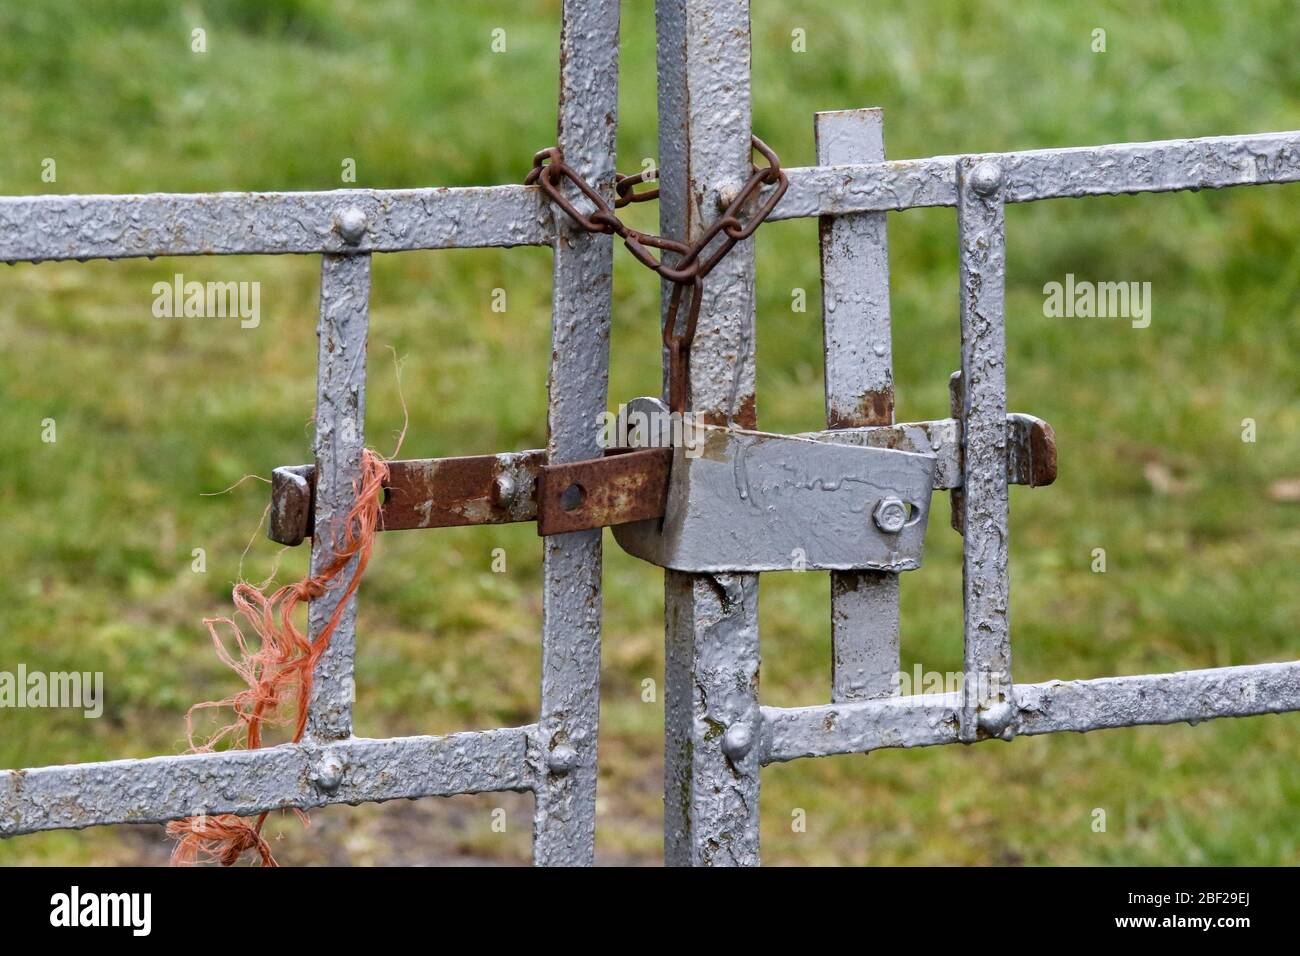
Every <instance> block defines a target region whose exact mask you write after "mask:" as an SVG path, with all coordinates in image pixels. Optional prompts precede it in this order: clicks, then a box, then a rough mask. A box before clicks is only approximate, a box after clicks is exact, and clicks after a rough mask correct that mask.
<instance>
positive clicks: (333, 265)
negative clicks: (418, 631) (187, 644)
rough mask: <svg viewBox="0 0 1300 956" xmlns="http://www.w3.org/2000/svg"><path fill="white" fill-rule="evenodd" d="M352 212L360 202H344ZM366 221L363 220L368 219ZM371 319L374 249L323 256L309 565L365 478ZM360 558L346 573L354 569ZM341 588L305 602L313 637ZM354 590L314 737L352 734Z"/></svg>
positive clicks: (326, 675)
mask: <svg viewBox="0 0 1300 956" xmlns="http://www.w3.org/2000/svg"><path fill="white" fill-rule="evenodd" d="M346 212H347V213H348V214H351V213H353V212H355V210H347V211H346ZM363 221H364V220H363ZM369 324H370V256H369V255H368V254H363V255H355V256H336V255H325V256H322V257H321V282H320V325H319V327H318V328H317V335H318V337H319V339H320V343H319V350H320V351H319V358H318V360H317V362H318V364H317V369H316V536H315V537H314V538H313V539H312V543H311V571H312V574H319V573H320V571H321V570H322V569H323V568H324V567H325V566H326V565H328V564H329V563H330V562H331V561H332V560H333V559H334V554H335V551H336V549H337V548H338V547H339V545H340V544H341V541H340V540H338V537H339V536H341V535H342V533H343V530H344V528H343V519H344V518H345V517H346V516H347V513H348V512H349V511H351V510H352V505H353V503H354V502H355V500H356V487H357V485H358V484H359V483H360V478H361V452H362V450H363V449H364V448H365V422H366V337H367V332H368V329H369ZM356 560H357V559H356V558H355V557H354V558H353V559H352V561H350V562H349V563H348V566H347V567H346V568H345V569H344V570H343V572H342V577H343V579H344V580H347V578H348V577H350V576H351V574H352V569H353V567H354V566H355V563H356ZM341 596H342V591H341V590H339V589H333V590H330V591H326V592H325V593H324V594H323V595H321V596H320V597H319V598H317V599H316V600H314V601H312V602H311V605H310V606H309V607H308V609H307V626H308V636H309V637H310V639H311V640H312V641H315V640H316V638H317V635H319V634H320V632H321V631H322V630H323V629H324V628H325V625H326V622H328V621H329V619H330V617H331V615H333V614H334V609H335V608H336V607H338V602H339V598H340V597H341ZM356 625H357V597H356V595H355V594H354V595H352V597H351V598H349V599H348V603H347V606H346V607H345V608H344V610H343V614H342V616H341V617H340V618H339V623H338V627H336V628H335V630H334V634H333V636H332V637H331V638H330V646H329V648H328V649H327V650H326V651H325V653H324V654H322V655H321V658H320V660H319V661H317V663H316V671H315V677H314V679H313V682H312V690H311V704H310V711H309V715H308V722H307V734H308V736H310V737H311V738H312V739H313V740H317V741H327V740H343V739H346V738H348V737H351V736H352V701H353V699H354V698H355V696H356V684H355V680H354V677H353V659H354V657H355V655H356V643H357V640H356Z"/></svg>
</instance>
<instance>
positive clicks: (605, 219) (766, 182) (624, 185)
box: [524, 136, 790, 412]
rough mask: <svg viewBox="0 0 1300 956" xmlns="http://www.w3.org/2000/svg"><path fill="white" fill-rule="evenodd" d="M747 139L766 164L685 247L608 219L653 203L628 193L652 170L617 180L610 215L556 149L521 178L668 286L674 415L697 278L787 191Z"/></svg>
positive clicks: (681, 406) (695, 318) (772, 164)
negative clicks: (571, 194) (745, 215)
mask: <svg viewBox="0 0 1300 956" xmlns="http://www.w3.org/2000/svg"><path fill="white" fill-rule="evenodd" d="M751 139H752V140H753V148H754V149H755V150H756V151H757V152H758V153H760V154H761V155H762V156H763V158H764V159H765V160H767V165H766V166H752V165H751V169H752V171H751V172H750V174H749V179H747V180H746V181H745V185H744V186H742V187H741V188H740V190H739V191H738V192H737V193H736V196H735V198H734V199H732V200H731V201H730V202H729V203H728V204H727V208H726V209H725V210H724V211H723V213H722V215H721V216H719V217H718V218H717V219H716V220H714V221H713V223H712V224H710V226H709V228H708V229H706V230H704V232H703V233H702V234H701V235H700V237H699V238H698V239H696V240H695V242H693V243H691V244H690V245H687V244H686V243H684V242H679V241H677V240H676V239H667V238H665V237H663V236H656V235H651V234H649V233H645V232H641V231H639V230H637V229H633V228H632V227H630V226H628V225H627V224H626V223H624V222H623V221H622V220H621V219H619V218H618V216H617V215H616V214H615V212H614V209H621V208H622V207H624V206H626V205H629V204H630V203H637V202H648V201H650V200H653V199H657V198H658V197H659V190H658V189H657V188H655V189H647V190H643V191H641V192H636V191H635V190H636V187H637V186H638V185H640V184H642V183H645V182H648V181H650V180H657V179H658V178H659V170H658V169H648V170H644V171H642V172H640V173H635V174H633V175H630V176H623V175H618V174H616V175H615V187H614V192H615V198H614V207H613V208H610V205H609V203H607V202H606V201H605V199H604V197H603V196H601V195H600V193H599V192H597V191H596V190H595V188H593V187H592V185H591V184H590V183H588V182H587V181H586V180H585V179H583V178H582V177H581V176H579V175H578V173H577V172H575V171H574V169H573V167H571V166H569V165H568V164H567V163H566V162H565V161H564V154H563V153H562V152H561V151H560V148H559V147H558V146H552V147H550V148H549V149H543V150H541V151H540V152H538V153H537V154H536V155H535V156H534V157H533V168H532V169H531V170H529V172H528V176H527V177H526V178H525V179H524V184H525V185H528V186H533V185H537V186H540V187H541V189H542V192H544V193H545V194H546V197H547V198H548V199H549V200H550V201H551V202H553V203H555V205H557V206H559V207H560V208H561V209H562V210H564V212H565V214H566V215H568V217H569V218H570V219H572V220H573V221H574V223H575V224H577V226H578V228H580V229H583V230H585V231H587V232H595V233H604V234H607V235H616V236H618V237H619V238H620V239H622V240H623V243H624V245H626V246H627V248H628V251H630V252H631V253H632V255H634V256H635V257H636V258H637V260H638V261H640V262H641V263H642V264H643V265H645V266H647V267H648V268H650V269H653V270H654V271H655V272H657V273H658V274H659V275H660V276H661V277H663V278H664V279H667V280H668V281H669V282H671V283H673V292H672V296H671V297H670V298H669V300H668V314H667V315H666V316H665V317H664V326H663V341H664V346H665V348H667V349H668V405H669V407H670V408H671V409H672V410H673V411H675V412H684V411H685V410H686V391H687V384H688V382H689V381H690V360H691V343H692V342H693V341H694V340H695V328H696V326H697V324H698V322H699V317H700V299H701V296H702V294H703V291H704V277H705V276H707V275H708V274H709V273H710V272H712V271H713V268H714V267H715V266H716V265H717V264H718V263H719V262H721V261H722V258H723V257H724V256H725V255H726V254H727V253H728V252H730V251H731V250H732V249H733V248H734V247H735V245H736V243H738V242H741V241H742V240H745V239H748V238H749V237H750V236H752V235H753V234H754V230H756V229H757V228H758V227H759V224H760V223H762V222H763V220H764V219H766V218H767V217H768V215H769V214H770V213H771V212H772V210H773V209H775V208H776V204H777V203H778V202H780V200H781V197H782V196H783V195H784V194H785V191H786V188H787V187H788V186H789V184H790V183H789V180H788V179H787V177H786V174H785V171H784V170H782V169H781V161H780V159H779V158H778V157H777V155H776V153H774V152H772V150H771V148H770V147H768V145H767V144H766V143H764V142H763V141H762V140H761V139H759V138H758V137H757V136H753V137H751ZM565 179H568V180H569V182H571V183H573V185H574V186H575V187H576V188H577V189H578V191H579V192H580V193H581V194H582V195H583V196H585V197H586V198H587V200H588V202H590V203H591V204H592V206H594V207H595V208H594V210H593V211H592V212H591V213H588V214H585V215H584V214H583V213H582V212H581V211H579V209H578V208H577V206H575V205H574V204H573V202H572V201H570V199H569V198H568V197H567V196H565V195H564V192H563V189H562V184H563V181H564V180H565ZM772 185H774V186H775V188H774V189H772V190H771V192H769V193H768V195H767V196H766V197H765V198H764V199H763V202H762V203H761V204H760V205H759V206H758V208H757V209H755V210H754V211H753V213H752V214H751V215H750V217H749V220H748V221H747V222H746V221H742V220H741V218H740V213H741V210H742V209H743V208H744V206H745V204H746V203H748V202H749V201H750V199H752V198H753V197H754V196H756V195H757V194H758V193H759V192H760V191H761V190H762V188H763V187H764V186H772ZM718 236H722V237H723V239H722V241H721V242H720V243H719V244H718V246H717V248H715V249H714V250H713V251H712V252H711V253H710V254H709V255H708V256H705V255H704V251H705V249H707V248H708V247H709V246H710V245H711V244H712V243H713V241H714V240H715V239H717V238H718ZM651 249H659V250H661V252H660V255H659V257H657V258H656V256H655V254H654V253H653V252H651V251H650V250H651ZM669 253H671V254H673V255H675V256H676V257H677V259H676V261H675V262H674V263H672V264H669V263H668V262H667V261H665V260H666V259H667V255H668V254H669ZM688 286H689V287H690V289H691V301H690V306H689V308H688V309H687V310H686V321H685V323H684V324H683V327H682V328H681V329H680V330H679V329H678V328H677V316H678V314H679V312H680V311H681V305H682V296H683V295H684V294H685V290H686V288H687V287H688Z"/></svg>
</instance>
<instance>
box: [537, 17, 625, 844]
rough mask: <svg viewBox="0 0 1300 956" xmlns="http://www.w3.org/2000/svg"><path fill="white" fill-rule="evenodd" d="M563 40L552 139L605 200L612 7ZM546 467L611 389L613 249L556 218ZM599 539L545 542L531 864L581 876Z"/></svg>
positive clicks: (591, 834) (587, 821)
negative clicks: (577, 869) (576, 869)
mask: <svg viewBox="0 0 1300 956" xmlns="http://www.w3.org/2000/svg"><path fill="white" fill-rule="evenodd" d="M562 17H563V27H562V33H561V37H560V64H561V66H560V123H559V126H560V133H559V145H560V148H561V149H562V150H563V151H564V156H565V159H566V160H567V161H568V163H569V164H570V165H571V166H573V168H574V169H575V170H577V172H578V173H579V174H580V175H582V176H583V177H585V178H586V179H587V181H588V182H589V183H591V184H592V185H593V186H595V188H597V189H599V190H600V191H601V193H602V194H604V195H606V196H612V195H613V187H614V150H615V137H614V134H615V129H616V118H617V109H618V26H619V6H618V0H585V2H584V0H565V3H564V8H563V14H562ZM556 224H557V227H558V228H557V235H556V240H555V266H554V287H553V291H552V310H553V315H552V326H551V370H550V378H549V392H550V404H549V408H548V410H547V436H548V437H547V446H546V447H547V457H548V460H549V461H550V462H552V463H556V462H566V461H577V460H580V459H583V458H594V457H598V456H599V455H600V448H599V442H598V438H599V427H598V422H599V415H600V413H601V412H603V411H605V406H606V396H607V392H608V386H609V323H610V311H611V289H612V276H613V268H614V266H613V242H612V240H611V238H610V237H609V236H603V235H593V234H590V233H585V232H582V231H580V230H577V229H575V228H573V226H572V223H570V222H569V221H568V219H567V217H565V216H564V215H563V214H562V213H557V214H556ZM600 545H601V532H600V530H599V529H594V530H590V531H577V532H573V533H570V534H561V535H554V536H551V537H547V538H544V539H543V548H544V551H543V558H542V560H543V565H542V576H543V581H544V587H545V589H546V590H545V595H544V597H543V602H542V714H541V720H540V721H539V737H540V740H539V744H540V749H541V754H540V759H541V763H542V766H540V767H538V781H539V782H538V787H537V802H536V806H535V810H534V816H533V859H534V862H536V863H537V864H539V865H570V866H572V865H583V864H590V863H591V862H592V860H593V857H594V854H595V840H596V729H597V724H598V722H599V717H600V615H601V596H600V568H601V548H600Z"/></svg>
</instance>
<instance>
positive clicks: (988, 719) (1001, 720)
mask: <svg viewBox="0 0 1300 956" xmlns="http://www.w3.org/2000/svg"><path fill="white" fill-rule="evenodd" d="M1015 714H1016V709H1015V707H1013V706H1012V704H1011V702H1010V701H1005V700H1000V701H998V702H997V703H996V704H993V705H992V706H990V707H988V708H987V709H985V710H981V711H980V714H979V726H980V729H981V730H983V731H984V732H985V733H987V734H988V735H989V736H990V737H1001V736H1002V734H1003V733H1005V732H1006V729H1007V728H1008V727H1010V726H1011V720H1012V718H1013V717H1015Z"/></svg>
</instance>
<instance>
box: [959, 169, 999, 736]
mask: <svg viewBox="0 0 1300 956" xmlns="http://www.w3.org/2000/svg"><path fill="white" fill-rule="evenodd" d="M1004 213H1005V206H1004V200H1003V175H1002V168H1001V165H1000V164H999V162H998V161H997V160H996V159H981V158H980V157H978V156H966V157H962V158H961V159H959V160H958V161H957V228H958V234H959V248H960V258H961V390H962V402H961V407H962V417H963V426H962V441H963V446H964V451H965V454H964V456H963V488H964V492H963V494H964V500H965V506H964V507H965V511H964V516H963V521H962V523H963V531H962V534H963V542H964V545H963V564H962V580H963V599H964V602H965V684H964V694H963V706H962V715H961V728H960V729H961V738H962V739H963V740H974V739H976V737H977V736H979V735H980V733H981V732H982V733H984V734H988V735H990V736H999V735H1001V734H1002V733H1003V732H1004V731H1006V730H1008V728H1009V725H1010V722H1011V718H1012V715H1013V710H1012V701H1011V696H1012V690H1011V639H1010V630H1009V626H1008V620H1007V612H1008V601H1009V591H1010V586H1009V581H1008V571H1007V466H1006V460H1007V448H1006V446H1007V426H1006V414H1007V374H1006V352H1007V344H1006V324H1005V315H1004V306H1005V291H1006V241H1005V239H1006V237H1005V226H1006V220H1005V215H1004Z"/></svg>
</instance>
